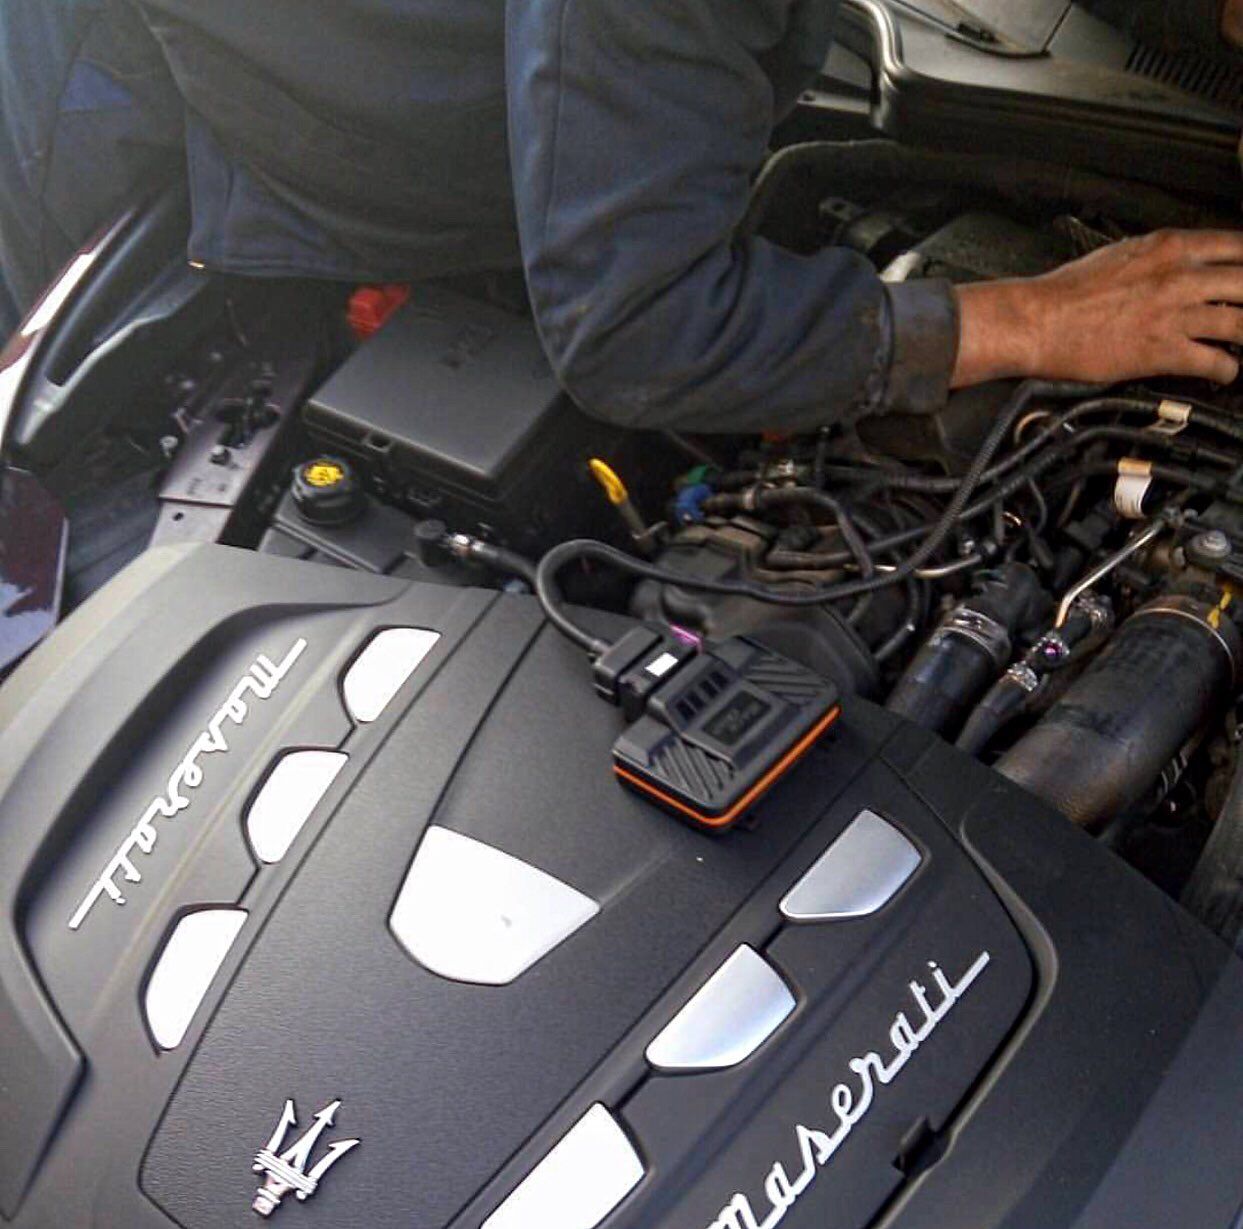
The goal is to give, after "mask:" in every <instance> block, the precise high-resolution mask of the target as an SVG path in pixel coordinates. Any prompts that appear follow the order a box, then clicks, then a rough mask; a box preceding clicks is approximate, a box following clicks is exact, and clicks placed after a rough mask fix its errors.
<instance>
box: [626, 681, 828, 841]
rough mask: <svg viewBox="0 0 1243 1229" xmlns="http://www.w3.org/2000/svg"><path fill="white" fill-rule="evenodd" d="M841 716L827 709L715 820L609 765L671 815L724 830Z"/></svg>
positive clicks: (648, 782) (706, 826) (642, 780)
mask: <svg viewBox="0 0 1243 1229" xmlns="http://www.w3.org/2000/svg"><path fill="white" fill-rule="evenodd" d="M841 715H842V709H841V705H837V706H836V707H834V708H831V709H829V711H828V712H827V713H825V715H824V716H823V717H822V718H821V719H820V720H819V721H818V722H817V723H816V724H815V725H814V726H813V727H812V728H811V729H810V730H809V731H808V732H807V733H806V734H804V735H803V737H802V738H801V739H799V741H798V742H797V743H795V745H794V746H793V747H791V748H790V750H789V751H787V752H786V753H785V755H783V756H782V757H781V759H780V760H779V761H778V762H777V763H776V764H775V765H773V767H772V768H770V769H769V770H768V771H767V772H766V773H765V774H764V775H763V776H762V777H761V778H760V779H759V780H758V781H757V782H756V783H755V784H754V785H753V786H752V787H751V788H750V789H749V790H748V791H747V792H746V794H744V795H743V797H742V798H741V799H740V800H739V801H738V802H736V803H735V804H734V805H733V806H732V807H730V809H729V810H728V811H726V812H725V814H724V815H718V816H716V817H715V818H713V817H710V816H707V815H701V814H700V813H699V812H698V811H696V810H694V809H693V808H692V807H688V806H687V805H686V803H684V802H679V801H678V800H677V799H676V798H671V797H670V796H669V795H668V794H666V793H665V792H664V791H663V790H661V789H658V788H657V787H656V786H655V785H653V784H652V783H651V782H650V781H645V780H644V779H643V778H642V777H637V776H635V775H634V773H632V772H630V771H628V770H627V769H625V768H623V767H622V766H621V765H620V764H614V765H613V771H614V772H615V773H616V774H617V775H618V776H619V777H621V779H622V780H623V781H625V782H627V784H629V785H633V786H634V787H635V789H638V790H642V791H643V793H645V794H650V795H651V796H652V797H653V798H655V799H656V800H657V801H658V802H660V803H661V805H662V806H667V807H671V808H672V809H673V810H675V811H680V812H681V813H682V814H683V815H685V816H687V817H688V818H690V819H692V820H694V821H695V823H697V824H701V825H702V826H703V827H705V828H727V827H729V825H730V824H732V823H734V821H735V820H737V819H738V818H739V817H740V816H741V815H742V814H743V812H744V811H746V810H747V809H748V808H750V807H752V806H754V805H755V803H756V802H758V801H759V799H760V798H761V797H762V796H763V795H764V794H766V793H767V792H768V791H769V790H770V789H772V787H773V786H774V785H776V784H777V782H778V781H779V780H780V779H781V778H782V777H784V776H785V774H786V773H787V772H789V771H790V769H791V768H793V767H794V765H795V764H797V763H798V762H799V760H801V759H802V758H803V756H805V755H806V754H807V752H808V751H810V750H811V749H812V747H814V746H815V745H816V743H817V742H819V740H820V738H821V736H822V735H823V734H824V733H825V731H826V730H827V729H828V728H829V726H831V725H832V724H833V723H834V722H835V721H836V720H837V719H838V718H839V717H840V716H841Z"/></svg>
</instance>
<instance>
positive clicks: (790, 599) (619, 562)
mask: <svg viewBox="0 0 1243 1229" xmlns="http://www.w3.org/2000/svg"><path fill="white" fill-rule="evenodd" d="M1096 391H1098V386H1096V385H1084V384H1070V383H1063V382H1051V381H1043V380H1028V381H1025V382H1024V383H1023V384H1021V385H1020V386H1019V388H1018V389H1017V390H1016V391H1015V393H1014V395H1013V396H1012V397H1011V398H1010V401H1009V402H1008V403H1007V405H1006V407H1005V408H1004V409H1003V411H1002V412H1001V413H1000V414H999V415H998V417H997V421H996V422H995V423H994V424H993V426H992V428H991V429H990V431H989V433H988V436H987V437H986V439H985V441H984V443H983V444H982V445H981V447H980V450H979V452H978V453H977V454H976V457H975V460H974V461H973V462H972V464H971V467H970V469H969V470H968V471H967V474H966V476H965V477H964V478H963V479H962V482H961V484H960V485H959V487H958V489H957V490H956V491H955V493H954V497H953V498H952V499H951V500H950V502H949V504H948V505H947V506H946V508H945V511H944V512H943V513H942V515H941V517H940V518H939V519H938V521H937V522H936V524H935V525H934V526H933V527H932V529H931V531H930V532H929V534H928V536H927V537H926V538H925V539H924V541H923V543H922V544H921V545H920V546H918V547H917V548H916V549H915V551H914V552H913V553H912V554H911V555H909V556H908V557H907V558H906V559H904V560H903V561H902V562H901V563H899V564H898V566H897V567H896V568H894V569H893V571H891V572H887V573H883V574H881V575H878V576H872V577H869V578H866V579H863V578H860V579H858V580H852V581H847V582H842V583H837V584H834V585H830V586H827V587H823V588H818V589H812V590H809V591H807V592H804V593H786V592H779V591H776V590H773V589H770V588H768V587H767V586H764V585H757V584H754V583H752V582H750V581H746V580H710V579H708V578H705V577H687V576H685V575H683V574H682V573H679V572H674V571H671V570H669V569H667V568H662V567H660V566H658V565H656V564H650V563H644V562H642V561H641V560H638V559H635V558H634V557H633V556H631V555H627V554H625V553H624V552H622V551H619V550H616V549H615V548H613V547H611V546H607V545H605V544H604V543H602V542H595V541H591V540H589V539H578V540H575V541H571V542H563V543H562V544H561V545H559V546H556V547H554V548H553V549H552V550H551V551H549V552H548V554H547V555H545V556H544V558H543V559H541V560H540V564H539V567H538V568H537V570H536V584H535V592H536V596H537V597H538V598H539V601H540V604H541V605H542V606H543V608H544V613H545V614H546V615H547V617H548V619H549V621H550V622H552V623H553V625H554V626H555V627H556V628H557V629H558V630H559V631H560V632H561V633H562V634H563V635H565V636H567V637H569V639H571V640H572V641H574V642H575V643H576V644H579V645H581V646H582V647H583V648H585V649H586V650H587V651H588V652H589V653H591V654H593V655H594V656H599V655H600V654H601V653H603V652H605V651H606V650H607V649H608V647H609V646H608V644H607V643H606V642H604V641H602V640H600V639H598V638H597V637H595V636H593V635H592V634H591V633H589V632H587V631H584V630H583V629H582V628H580V627H578V626H577V625H576V624H575V623H574V622H573V620H571V619H570V617H569V616H568V615H567V614H566V613H565V611H564V610H563V609H562V598H561V593H560V589H559V588H558V585H557V577H558V575H559V574H560V572H561V570H562V569H563V568H565V567H568V566H569V565H570V564H571V563H573V562H575V561H576V560H588V559H590V560H594V561H595V562H597V563H602V564H606V565H608V566H610V567H614V568H617V569H618V570H619V571H622V572H625V573H627V574H628V575H631V576H635V577H638V578H640V579H643V580H654V581H657V582H659V583H661V584H667V585H676V586H678V587H680V588H683V589H689V590H692V591H698V592H701V593H716V594H721V595H725V596H733V597H749V598H752V599H754V600H755V601H759V602H765V603H767V604H769V605H773V606H783V607H793V608H808V607H812V606H820V605H823V604H824V603H825V602H832V601H837V600H840V599H841V598H846V597H855V596H857V595H859V594H862V593H870V592H873V591H875V590H876V589H881V588H886V587H888V586H890V585H895V584H900V583H903V582H905V581H906V580H907V579H908V578H909V577H912V576H914V575H915V573H916V572H917V571H918V570H919V568H920V567H922V566H923V565H924V564H925V563H927V562H928V560H930V559H931V558H932V557H933V555H935V554H936V552H937V551H938V550H939V549H940V548H941V546H943V545H944V543H945V541H946V539H948V537H949V535H950V534H951V533H952V532H953V530H954V527H955V526H956V525H957V524H958V521H959V519H960V517H962V516H963V515H964V514H965V513H966V511H967V510H968V501H969V500H970V499H971V496H972V495H973V494H974V492H975V490H976V487H977V486H978V485H979V481H980V477H981V475H982V474H983V473H984V472H985V470H987V468H988V467H989V465H990V464H991V463H992V461H993V458H994V457H995V456H996V455H997V451H998V449H999V448H1000V447H1001V446H1002V444H1003V443H1004V441H1005V439H1006V436H1007V435H1008V434H1009V433H1010V431H1011V430H1012V429H1013V427H1014V424H1015V422H1016V421H1017V420H1018V417H1019V415H1021V414H1022V413H1023V412H1024V411H1025V410H1026V409H1027V407H1028V406H1029V405H1030V404H1031V403H1032V401H1033V400H1035V399H1037V398H1040V397H1050V398H1067V397H1083V396H1087V395H1088V394H1089V393H1093V392H1096ZM1026 481H1027V479H1026V478H1023V480H1022V481H1021V482H1020V483H1019V485H1020V486H1022V485H1024V484H1025V483H1026ZM1007 485H1008V484H1007ZM989 504H991V500H990V501H989ZM986 506H988V504H986ZM871 549H872V551H873V552H875V550H876V549H877V547H876V544H875V543H874V544H872V547H871ZM850 557H851V555H850V553H849V552H847V560H849V559H850Z"/></svg>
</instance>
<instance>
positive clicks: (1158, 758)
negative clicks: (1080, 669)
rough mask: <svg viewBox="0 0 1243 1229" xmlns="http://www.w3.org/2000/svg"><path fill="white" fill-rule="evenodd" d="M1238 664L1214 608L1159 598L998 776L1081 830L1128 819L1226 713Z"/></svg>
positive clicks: (1230, 636) (1234, 645) (1226, 626)
mask: <svg viewBox="0 0 1243 1229" xmlns="http://www.w3.org/2000/svg"><path fill="white" fill-rule="evenodd" d="M1240 655H1241V645H1240V639H1239V633H1238V631H1237V630H1236V629H1235V627H1234V624H1233V623H1232V622H1231V621H1230V620H1229V619H1222V618H1220V612H1219V611H1218V610H1217V609H1216V608H1214V607H1212V606H1209V605H1207V604H1206V603H1204V602H1200V601H1196V600H1195V599H1192V598H1189V597H1182V596H1174V595H1171V596H1168V597H1162V598H1158V599H1156V600H1155V601H1153V602H1151V603H1149V604H1148V605H1147V606H1144V607H1142V608H1141V609H1140V610H1138V611H1137V612H1136V613H1135V614H1134V615H1132V616H1131V618H1130V619H1128V620H1127V621H1126V623H1124V624H1123V625H1122V628H1121V629H1120V630H1119V632H1118V633H1117V635H1116V636H1114V638H1113V639H1112V640H1111V641H1110V643H1109V644H1108V645H1107V646H1106V648H1105V649H1104V650H1103V651H1102V652H1101V654H1100V656H1098V657H1097V658H1096V660H1095V661H1093V663H1092V664H1091V665H1090V666H1089V667H1088V669H1087V670H1086V671H1085V672H1084V673H1083V674H1082V675H1081V676H1080V677H1079V678H1078V679H1077V680H1076V681H1075V682H1074V684H1073V685H1072V686H1071V687H1070V689H1069V690H1068V691H1067V692H1066V694H1065V695H1064V696H1063V697H1062V698H1061V699H1060V700H1059V701H1058V702H1057V703H1056V704H1054V705H1053V707H1052V708H1051V709H1050V710H1049V712H1048V713H1047V714H1046V715H1045V717H1044V719H1043V720H1042V721H1041V722H1040V723H1039V724H1038V725H1037V726H1036V727H1035V728H1034V729H1032V730H1031V731H1029V732H1028V733H1027V734H1026V735H1025V736H1024V737H1023V738H1021V739H1020V740H1019V742H1018V743H1016V744H1015V745H1014V747H1012V748H1011V749H1010V750H1009V751H1008V752H1007V753H1006V754H1005V755H1004V756H1003V757H1002V758H1001V760H1000V761H999V762H998V763H997V765H996V767H997V770H998V771H999V772H1000V773H1001V774H1002V775H1003V776H1006V777H1009V778H1010V780H1012V781H1014V782H1016V783H1017V784H1019V785H1021V786H1023V787H1024V788H1026V789H1028V790H1030V791H1031V792H1032V793H1034V794H1037V795H1038V796H1040V797H1042V798H1044V799H1046V800H1047V801H1048V802H1050V803H1052V805H1053V806H1055V807H1056V808H1057V809H1058V810H1060V811H1061V812H1062V813H1063V814H1064V815H1065V816H1066V817H1067V818H1068V819H1070V820H1072V821H1073V822H1075V823H1076V824H1080V825H1082V826H1083V827H1087V828H1096V827H1098V826H1099V825H1101V824H1103V823H1105V822H1106V821H1108V820H1110V819H1113V818H1115V817H1118V816H1121V815H1125V814H1126V813H1127V812H1128V811H1130V810H1131V809H1132V808H1133V807H1135V805H1136V804H1137V803H1139V802H1141V801H1142V800H1143V799H1144V798H1145V797H1147V796H1149V794H1150V791H1151V790H1152V789H1153V787H1154V786H1155V785H1156V783H1157V782H1158V781H1159V780H1160V777H1161V774H1162V772H1164V771H1165V768H1166V766H1167V765H1168V764H1169V763H1170V761H1171V760H1173V758H1174V757H1175V756H1176V755H1177V754H1178V752H1179V751H1180V750H1181V748H1182V747H1183V746H1184V745H1185V744H1186V743H1187V741H1188V740H1189V739H1190V738H1192V737H1193V736H1194V735H1195V734H1196V733H1197V732H1199V731H1201V730H1203V729H1204V728H1205V726H1206V725H1207V724H1208V723H1209V722H1210V721H1211V720H1212V719H1213V718H1214V717H1215V716H1217V715H1218V714H1219V713H1220V712H1221V711H1222V710H1223V708H1224V706H1225V704H1226V703H1227V702H1228V701H1229V699H1230V697H1231V695H1232V693H1233V689H1234V684H1235V680H1236V678H1237V674H1238V665H1239V661H1240Z"/></svg>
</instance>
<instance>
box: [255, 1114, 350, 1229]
mask: <svg viewBox="0 0 1243 1229" xmlns="http://www.w3.org/2000/svg"><path fill="white" fill-rule="evenodd" d="M340 1108H341V1102H340V1101H334V1102H333V1103H332V1104H331V1105H326V1106H325V1107H324V1108H323V1109H322V1110H320V1111H319V1113H318V1114H316V1115H315V1122H314V1125H313V1126H312V1127H311V1128H310V1130H308V1131H307V1133H306V1134H305V1135H303V1136H302V1138H301V1139H299V1140H296V1141H295V1142H294V1143H293V1144H292V1145H291V1146H290V1147H289V1148H288V1149H287V1150H286V1151H284V1152H281V1151H280V1149H281V1147H282V1146H283V1145H284V1143H285V1136H286V1135H287V1134H288V1133H289V1130H290V1128H291V1127H296V1126H297V1125H298V1111H297V1110H296V1109H295V1108H294V1103H293V1102H292V1101H286V1102H285V1112H284V1113H283V1114H282V1115H281V1120H280V1122H278V1123H277V1124H276V1130H275V1131H274V1132H273V1133H272V1138H271V1139H270V1140H268V1146H267V1147H266V1148H264V1149H263V1151H262V1152H260V1153H259V1155H258V1156H257V1157H255V1173H261V1174H266V1175H267V1177H266V1179H265V1180H264V1183H263V1185H262V1186H261V1187H260V1188H259V1189H258V1191H256V1192H255V1202H254V1203H253V1204H252V1205H251V1206H252V1207H253V1208H254V1210H255V1211H256V1212H258V1213H259V1215H260V1216H271V1215H272V1213H273V1212H275V1211H276V1209H277V1208H279V1207H280V1206H281V1200H282V1199H284V1198H285V1196H286V1195H288V1194H289V1192H290V1191H293V1192H294V1194H295V1195H296V1196H297V1198H298V1199H300V1200H307V1199H310V1197H311V1196H312V1195H314V1194H315V1192H316V1191H317V1190H318V1189H319V1184H320V1183H321V1182H322V1181H323V1179H324V1175H325V1174H326V1173H327V1172H328V1171H329V1170H330V1169H331V1168H332V1167H333V1166H334V1165H335V1164H336V1163H337V1162H338V1161H339V1160H340V1159H341V1158H342V1157H343V1156H344V1155H345V1154H346V1153H347V1152H350V1151H352V1150H353V1149H355V1148H357V1147H358V1144H359V1141H358V1140H356V1139H343V1140H341V1141H339V1142H338V1143H335V1144H330V1145H329V1148H328V1151H327V1152H326V1153H325V1154H324V1156H323V1159H322V1160H320V1161H319V1163H318V1164H317V1165H316V1166H315V1167H314V1168H313V1169H311V1170H309V1171H308V1170H307V1166H308V1165H309V1164H310V1163H311V1154H312V1153H313V1152H314V1151H315V1147H316V1145H317V1144H318V1143H319V1140H320V1136H322V1135H323V1133H324V1132H325V1131H326V1130H328V1128H329V1127H330V1126H332V1124H333V1120H334V1119H335V1118H336V1116H337V1110H339V1109H340Z"/></svg>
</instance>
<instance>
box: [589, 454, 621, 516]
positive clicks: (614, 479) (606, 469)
mask: <svg viewBox="0 0 1243 1229" xmlns="http://www.w3.org/2000/svg"><path fill="white" fill-rule="evenodd" d="M589 468H590V470H591V476H592V477H593V478H594V479H595V480H596V481H597V482H598V483H599V484H600V486H601V487H602V488H603V490H604V493H605V495H607V496H608V499H609V503H611V504H613V505H614V506H616V507H621V505H622V504H626V503H629V502H630V492H629V491H628V490H626V484H625V483H624V482H623V481H622V480H621V478H620V477H619V476H618V474H617V471H616V470H615V469H614V468H613V467H612V466H611V465H610V464H609V463H608V462H607V461H601V460H600V458H599V457H592V459H591V462H590V465H589Z"/></svg>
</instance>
